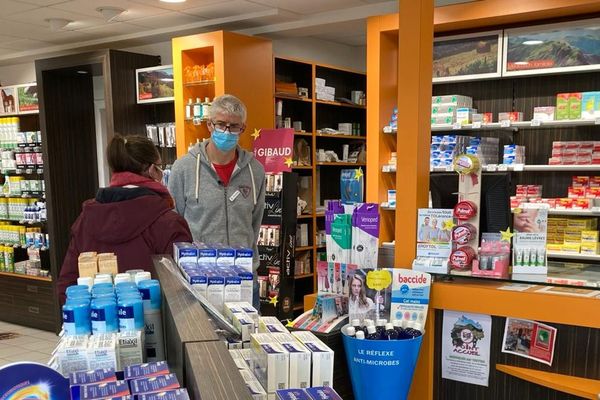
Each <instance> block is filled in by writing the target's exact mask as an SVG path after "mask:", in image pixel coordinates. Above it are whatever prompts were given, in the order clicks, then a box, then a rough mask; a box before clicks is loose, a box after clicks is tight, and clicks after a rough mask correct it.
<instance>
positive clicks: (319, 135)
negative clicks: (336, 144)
mask: <svg viewBox="0 0 600 400" xmlns="http://www.w3.org/2000/svg"><path fill="white" fill-rule="evenodd" d="M315 136H316V137H318V138H333V139H346V140H348V139H349V140H367V137H366V136H353V135H330V134H324V133H317V134H316V135H315Z"/></svg>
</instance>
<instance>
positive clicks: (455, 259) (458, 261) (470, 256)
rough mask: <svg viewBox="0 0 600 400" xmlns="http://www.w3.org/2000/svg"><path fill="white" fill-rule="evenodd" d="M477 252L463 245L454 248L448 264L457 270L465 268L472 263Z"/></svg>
mask: <svg viewBox="0 0 600 400" xmlns="http://www.w3.org/2000/svg"><path fill="white" fill-rule="evenodd" d="M475 257H477V253H476V252H475V250H473V249H472V248H471V247H468V246H464V247H461V248H460V249H456V250H454V251H453V252H452V254H450V265H451V266H452V268H455V269H458V270H463V271H464V270H467V269H469V268H470V267H471V265H472V264H473V260H474V259H475Z"/></svg>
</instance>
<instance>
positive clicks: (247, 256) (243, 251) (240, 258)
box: [235, 247, 254, 273]
mask: <svg viewBox="0 0 600 400" xmlns="http://www.w3.org/2000/svg"><path fill="white" fill-rule="evenodd" d="M253 260H254V251H253V250H252V249H249V248H247V247H235V266H236V267H241V268H244V269H245V270H246V271H248V272H250V273H252V263H253Z"/></svg>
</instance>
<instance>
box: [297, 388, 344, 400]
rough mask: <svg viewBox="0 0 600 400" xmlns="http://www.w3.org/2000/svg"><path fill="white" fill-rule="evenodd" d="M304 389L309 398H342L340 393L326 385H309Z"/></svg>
mask: <svg viewBox="0 0 600 400" xmlns="http://www.w3.org/2000/svg"><path fill="white" fill-rule="evenodd" d="M304 390H306V394H308V398H309V399H311V400H342V398H341V397H340V395H339V394H337V392H336V391H335V390H333V388H330V387H328V386H321V387H311V388H307V389H304Z"/></svg>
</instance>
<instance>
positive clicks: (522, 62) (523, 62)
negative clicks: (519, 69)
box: [515, 61, 529, 65]
mask: <svg viewBox="0 0 600 400" xmlns="http://www.w3.org/2000/svg"><path fill="white" fill-rule="evenodd" d="M515 65H529V61H517V62H515Z"/></svg>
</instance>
